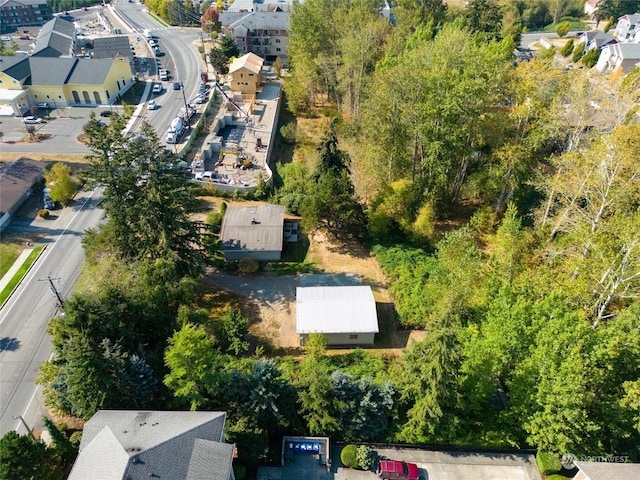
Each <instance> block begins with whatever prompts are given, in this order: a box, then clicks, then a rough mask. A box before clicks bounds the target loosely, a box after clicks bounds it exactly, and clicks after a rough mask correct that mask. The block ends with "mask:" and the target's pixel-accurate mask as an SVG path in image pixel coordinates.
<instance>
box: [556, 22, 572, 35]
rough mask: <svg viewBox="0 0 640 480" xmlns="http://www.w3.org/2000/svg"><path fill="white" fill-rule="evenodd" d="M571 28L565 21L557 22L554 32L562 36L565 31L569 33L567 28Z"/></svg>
mask: <svg viewBox="0 0 640 480" xmlns="http://www.w3.org/2000/svg"><path fill="white" fill-rule="evenodd" d="M570 28H571V24H570V23H569V22H567V21H565V22H562V23H559V24H558V26H557V27H556V33H557V34H558V36H559V37H561V38H562V37H564V36H565V35H566V34H567V33H569V29H570Z"/></svg>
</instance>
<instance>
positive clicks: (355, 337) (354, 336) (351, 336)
mask: <svg viewBox="0 0 640 480" xmlns="http://www.w3.org/2000/svg"><path fill="white" fill-rule="evenodd" d="M357 339H358V335H357V334H355V335H354V334H352V335H349V340H357Z"/></svg>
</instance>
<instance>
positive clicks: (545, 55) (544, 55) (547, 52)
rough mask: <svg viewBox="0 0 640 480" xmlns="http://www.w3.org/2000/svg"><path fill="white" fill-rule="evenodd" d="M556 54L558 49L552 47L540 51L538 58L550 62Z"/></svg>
mask: <svg viewBox="0 0 640 480" xmlns="http://www.w3.org/2000/svg"><path fill="white" fill-rule="evenodd" d="M555 54H556V47H554V46H553V45H551V46H550V47H549V48H543V49H541V50H538V58H539V59H540V60H549V59H551V58H553V56H554V55H555Z"/></svg>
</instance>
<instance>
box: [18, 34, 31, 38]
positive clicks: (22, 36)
mask: <svg viewBox="0 0 640 480" xmlns="http://www.w3.org/2000/svg"><path fill="white" fill-rule="evenodd" d="M18 38H19V39H20V40H29V35H27V34H26V33H23V34H22V35H20V36H19V37H18Z"/></svg>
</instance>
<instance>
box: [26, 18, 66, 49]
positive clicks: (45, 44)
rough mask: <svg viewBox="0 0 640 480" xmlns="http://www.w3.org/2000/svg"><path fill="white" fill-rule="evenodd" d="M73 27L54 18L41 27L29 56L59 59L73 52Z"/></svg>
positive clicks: (61, 19) (62, 19)
mask: <svg viewBox="0 0 640 480" xmlns="http://www.w3.org/2000/svg"><path fill="white" fill-rule="evenodd" d="M74 34H75V27H74V25H73V22H70V21H68V20H65V19H64V18H62V17H59V16H58V17H55V18H53V20H49V21H48V22H47V23H45V24H44V25H43V26H42V29H41V30H40V34H39V35H38V40H37V41H36V46H35V47H34V49H33V53H32V54H31V56H37V57H61V56H63V55H65V56H70V55H71V54H72V52H73V41H74V40H73V39H74Z"/></svg>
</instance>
